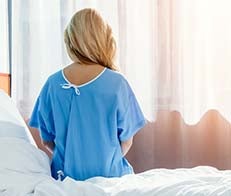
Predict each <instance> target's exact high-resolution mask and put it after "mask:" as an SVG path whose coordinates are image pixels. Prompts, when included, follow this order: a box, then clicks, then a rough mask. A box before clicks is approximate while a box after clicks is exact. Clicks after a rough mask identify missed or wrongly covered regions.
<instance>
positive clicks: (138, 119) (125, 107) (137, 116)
mask: <svg viewBox="0 0 231 196" xmlns="http://www.w3.org/2000/svg"><path fill="white" fill-rule="evenodd" d="M145 124H146V119H145V117H144V115H143V113H142V111H141V109H140V106H139V104H138V101H137V99H136V97H135V94H134V93H133V91H132V89H131V87H130V85H129V84H128V82H127V81H126V80H124V81H123V83H122V85H121V88H120V92H119V95H118V110H117V127H118V137H119V139H120V141H126V140H128V139H130V138H131V137H132V136H134V135H135V134H136V133H137V132H138V131H139V130H140V129H141V128H142V127H143V126H144V125H145Z"/></svg>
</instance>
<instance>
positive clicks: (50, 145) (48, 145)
mask: <svg viewBox="0 0 231 196" xmlns="http://www.w3.org/2000/svg"><path fill="white" fill-rule="evenodd" d="M42 144H43V145H44V146H45V147H46V149H47V150H48V151H49V152H50V153H51V154H52V155H53V151H54V148H55V143H54V142H53V141H42Z"/></svg>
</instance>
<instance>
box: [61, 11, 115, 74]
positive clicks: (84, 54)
mask: <svg viewBox="0 0 231 196" xmlns="http://www.w3.org/2000/svg"><path fill="white" fill-rule="evenodd" d="M64 41H65V44H66V48H67V52H68V55H69V56H70V58H71V59H72V60H73V61H74V62H77V63H80V64H100V65H102V66H104V67H108V68H110V69H113V70H115V69H116V67H115V65H114V58H115V53H116V43H115V39H114V37H113V34H112V30H111V27H110V26H109V25H108V24H107V23H106V22H105V21H104V20H103V18H102V17H101V16H100V14H99V13H98V12H97V11H96V10H94V9H90V8H87V9H83V10H80V11H78V12H77V13H75V14H74V16H73V17H72V19H71V21H70V23H69V24H68V26H67V28H66V30H65V32H64Z"/></svg>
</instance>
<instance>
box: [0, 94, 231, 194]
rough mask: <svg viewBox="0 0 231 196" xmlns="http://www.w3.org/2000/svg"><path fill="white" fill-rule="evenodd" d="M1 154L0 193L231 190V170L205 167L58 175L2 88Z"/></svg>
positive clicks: (141, 192) (215, 191) (0, 105)
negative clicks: (115, 175)
mask: <svg viewBox="0 0 231 196" xmlns="http://www.w3.org/2000/svg"><path fill="white" fill-rule="evenodd" d="M0 157H1V158H0V196H8V195H9V196H18V195H20V196H32V195H33V196H52V195H55V196H64V195H65V196H66V195H68V196H88V195H89V196H98V195H100V196H109V195H113V196H128V195H129V196H140V195H142V196H154V195H157V196H174V195H187V196H191V195H206V196H207V195H219V196H221V195H222V196H223V195H227V196H230V195H231V170H224V171H221V170H218V169H216V168H214V167H207V166H200V167H195V168H191V169H184V168H181V169H171V170H170V169H153V170H148V171H146V172H143V173H139V174H133V175H126V176H123V177H121V178H103V177H95V178H91V179H88V180H86V181H75V180H73V179H71V178H69V177H67V178H65V179H64V180H63V181H62V182H61V181H59V180H54V179H53V178H52V177H51V176H50V160H49V158H48V156H47V155H46V154H45V153H44V152H43V151H41V150H39V149H38V148H37V146H36V144H35V142H34V141H33V138H32V136H31V135H30V132H29V130H28V128H27V126H26V124H25V122H24V121H23V119H22V117H21V116H20V114H19V112H18V110H17V109H16V107H15V105H14V103H13V102H12V100H11V99H10V98H9V97H8V96H7V95H6V94H5V93H4V92H3V91H1V90H0Z"/></svg>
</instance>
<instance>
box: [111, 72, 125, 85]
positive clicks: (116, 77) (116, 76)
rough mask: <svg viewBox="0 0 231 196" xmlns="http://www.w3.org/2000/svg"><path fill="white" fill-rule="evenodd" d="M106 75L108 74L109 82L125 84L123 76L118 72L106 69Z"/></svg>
mask: <svg viewBox="0 0 231 196" xmlns="http://www.w3.org/2000/svg"><path fill="white" fill-rule="evenodd" d="M107 73H108V78H110V80H115V81H116V82H118V83H124V82H127V79H126V77H125V75H124V74H123V73H121V72H119V71H114V70H111V69H107Z"/></svg>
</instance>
